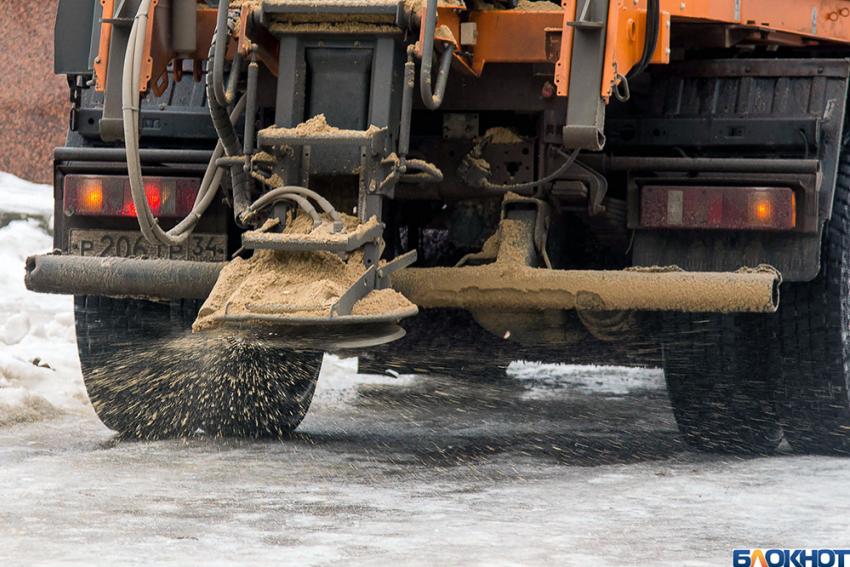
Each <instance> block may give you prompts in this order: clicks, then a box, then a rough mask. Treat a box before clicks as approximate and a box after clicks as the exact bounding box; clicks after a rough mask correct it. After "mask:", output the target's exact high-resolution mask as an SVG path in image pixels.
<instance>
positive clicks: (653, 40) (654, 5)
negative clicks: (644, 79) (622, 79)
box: [626, 0, 661, 79]
mask: <svg viewBox="0 0 850 567" xmlns="http://www.w3.org/2000/svg"><path fill="white" fill-rule="evenodd" d="M660 31H661V3H660V0H648V3H647V7H646V35H645V38H644V42H643V54H642V55H641V58H640V61H638V64H637V65H635V66H634V67H632V69H631V71H629V72H628V74H627V75H626V78H627V79H633V78H634V77H636V76H638V75H640V74H641V73H643V72H644V71H646V68H647V67H649V62H650V61H652V56H653V55H654V54H655V50H656V49H657V48H658V35H659V32H660Z"/></svg>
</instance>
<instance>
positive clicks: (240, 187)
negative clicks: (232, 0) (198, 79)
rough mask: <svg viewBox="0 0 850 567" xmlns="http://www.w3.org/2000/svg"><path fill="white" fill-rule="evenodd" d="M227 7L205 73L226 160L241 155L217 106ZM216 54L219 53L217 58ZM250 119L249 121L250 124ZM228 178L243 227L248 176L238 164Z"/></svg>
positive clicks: (233, 131) (232, 130)
mask: <svg viewBox="0 0 850 567" xmlns="http://www.w3.org/2000/svg"><path fill="white" fill-rule="evenodd" d="M222 6H224V8H222ZM227 6H228V4H227V0H222V1H221V3H220V4H219V22H221V20H222V17H221V14H222V10H224V15H225V18H224V24H223V25H219V26H217V27H216V30H215V34H214V35H213V41H212V44H211V45H210V51H209V62H208V69H210V70H211V71H212V72H208V73H207V102H208V103H209V107H210V117H211V118H212V122H213V127H214V128H215V131H216V133H217V134H218V137H219V140H220V141H221V144H222V146H223V147H224V154H225V155H226V156H227V157H235V156H238V155H240V154H241V151H242V146H241V144H240V143H239V138H238V137H237V136H236V129H235V128H234V127H233V123H232V122H231V121H230V118H229V117H228V113H227V105H226V104H223V103H221V102H219V98H218V97H217V92H218V91H219V89H221V100H224V99H225V94H224V92H223V89H224V84H223V81H216V75H217V73H216V69H221V71H222V73H223V72H224V71H223V67H219V65H223V64H224V48H223V45H224V44H226V42H227V39H226V38H227V18H226V16H227ZM219 34H224V37H221V36H220V35H219ZM219 52H221V54H220V55H219ZM231 72H232V73H238V72H239V70H238V69H234V70H233V71H231ZM219 76H220V75H219ZM217 83H220V84H217ZM252 119H253V117H249V120H252ZM230 178H231V184H232V186H233V212H234V216H235V218H236V222H237V224H240V225H241V224H243V223H244V219H245V214H246V211H247V210H248V207H249V206H250V199H249V196H248V186H249V185H248V174H247V173H246V172H245V168H244V165H243V164H241V163H240V164H234V165H232V166H231V167H230Z"/></svg>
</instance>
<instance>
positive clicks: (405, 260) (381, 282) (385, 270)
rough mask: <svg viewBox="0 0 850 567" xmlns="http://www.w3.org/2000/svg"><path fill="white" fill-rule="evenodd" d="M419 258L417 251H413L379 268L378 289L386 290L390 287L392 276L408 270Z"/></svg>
mask: <svg viewBox="0 0 850 567" xmlns="http://www.w3.org/2000/svg"><path fill="white" fill-rule="evenodd" d="M418 257H419V256H418V255H417V253H416V250H411V251H410V252H408V253H406V254H402V255H401V256H399V257H398V258H395V259H394V260H392V261H390V262H387V264H386V265H384V266H382V267H380V268H378V289H386V288H388V287H390V276H391V275H392V274H394V273H395V272H397V271H399V270H401V269H402V268H406V267H408V266H409V265H411V264H413V263H414V262H415V261H416V260H417V259H418Z"/></svg>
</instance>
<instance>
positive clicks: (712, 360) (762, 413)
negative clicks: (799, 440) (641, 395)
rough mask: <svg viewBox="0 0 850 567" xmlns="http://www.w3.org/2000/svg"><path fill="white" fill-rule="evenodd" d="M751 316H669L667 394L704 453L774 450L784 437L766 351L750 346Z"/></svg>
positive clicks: (690, 440) (665, 319) (683, 428)
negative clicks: (764, 362)
mask: <svg viewBox="0 0 850 567" xmlns="http://www.w3.org/2000/svg"><path fill="white" fill-rule="evenodd" d="M751 321H753V320H752V319H751V318H749V317H745V316H740V315H738V316H735V315H721V314H690V313H670V314H666V313H665V314H663V315H662V318H661V324H662V325H663V327H662V328H663V337H662V348H663V360H664V377H665V379H666V382H667V392H668V395H669V396H670V403H671V405H672V409H673V415H674V417H675V418H676V424H677V425H678V427H679V431H680V432H681V433H682V436H683V437H684V439H685V441H686V442H687V444H688V445H690V446H691V447H692V448H694V449H697V450H699V451H708V452H723V453H757V454H770V453H772V452H773V451H774V450H775V449H776V447H777V446H778V445H779V443H780V442H781V440H782V429H781V427H780V423H779V418H778V415H777V413H776V408H775V403H774V391H775V384H774V382H773V380H772V379H771V376H770V373H767V372H759V371H757V369H758V368H759V367H763V365H762V364H761V362H762V361H761V360H760V359H761V358H762V356H763V354H762V353H761V352H760V351H758V350H757V349H756V350H749V349H747V342H746V340H745V339H746V337H747V336H748V328H749V326H750V322H751Z"/></svg>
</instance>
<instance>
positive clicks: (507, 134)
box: [475, 126, 525, 144]
mask: <svg viewBox="0 0 850 567" xmlns="http://www.w3.org/2000/svg"><path fill="white" fill-rule="evenodd" d="M487 136H491V138H490V143H491V144H522V143H523V142H524V141H525V140H523V139H522V138H520V137H519V135H518V134H517V133H516V132H514V131H513V130H511V129H510V128H504V127H502V126H497V127H495V128H490V129H489V130H487V131H486V132H484V135H483V136H479V137H478V138H475V143H476V144H477V143H478V142H481V141H482V140H483V139H484V138H486V137H487Z"/></svg>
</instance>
